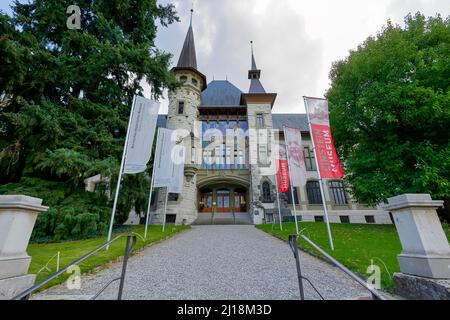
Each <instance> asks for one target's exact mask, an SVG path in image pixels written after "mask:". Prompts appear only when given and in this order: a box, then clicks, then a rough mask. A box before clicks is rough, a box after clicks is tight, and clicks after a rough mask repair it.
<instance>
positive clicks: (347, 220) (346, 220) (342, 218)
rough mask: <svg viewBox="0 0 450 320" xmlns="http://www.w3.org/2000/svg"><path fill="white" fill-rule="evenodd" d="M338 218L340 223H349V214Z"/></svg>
mask: <svg viewBox="0 0 450 320" xmlns="http://www.w3.org/2000/svg"><path fill="white" fill-rule="evenodd" d="M339 220H341V223H350V218H349V216H339Z"/></svg>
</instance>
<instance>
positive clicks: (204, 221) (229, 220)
mask: <svg viewBox="0 0 450 320" xmlns="http://www.w3.org/2000/svg"><path fill="white" fill-rule="evenodd" d="M235 216H236V221H235V220H234V217H233V214H232V213H231V212H224V213H216V214H215V215H214V220H213V221H211V218H212V213H203V212H199V213H198V218H197V220H195V222H194V225H211V224H215V225H228V224H239V225H252V224H253V221H252V218H251V217H250V215H249V214H248V213H244V212H239V213H235Z"/></svg>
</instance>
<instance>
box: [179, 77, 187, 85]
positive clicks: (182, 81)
mask: <svg viewBox="0 0 450 320" xmlns="http://www.w3.org/2000/svg"><path fill="white" fill-rule="evenodd" d="M186 81H187V77H186V76H181V77H180V82H181V83H182V84H185V83H186Z"/></svg>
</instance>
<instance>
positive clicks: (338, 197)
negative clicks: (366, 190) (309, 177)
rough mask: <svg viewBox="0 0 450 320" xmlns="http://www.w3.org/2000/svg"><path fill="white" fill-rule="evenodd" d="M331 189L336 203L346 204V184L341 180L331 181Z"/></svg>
mask: <svg viewBox="0 0 450 320" xmlns="http://www.w3.org/2000/svg"><path fill="white" fill-rule="evenodd" d="M329 186H330V191H331V194H332V195H333V201H334V204H336V205H340V206H342V205H346V204H347V203H348V202H347V197H346V195H345V190H344V185H343V184H342V182H341V181H330V184H329Z"/></svg>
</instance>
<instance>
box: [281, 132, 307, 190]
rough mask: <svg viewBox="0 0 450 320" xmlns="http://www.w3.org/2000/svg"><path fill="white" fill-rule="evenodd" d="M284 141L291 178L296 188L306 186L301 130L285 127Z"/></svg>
mask: <svg viewBox="0 0 450 320" xmlns="http://www.w3.org/2000/svg"><path fill="white" fill-rule="evenodd" d="M284 134H285V137H284V141H285V142H286V147H287V155H286V156H287V157H289V165H290V168H289V176H290V179H291V182H292V186H294V187H303V186H305V185H306V165H305V155H304V153H303V145H302V134H301V131H300V129H297V128H289V127H284Z"/></svg>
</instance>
